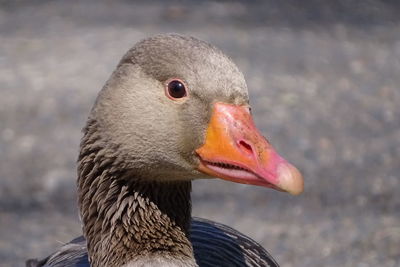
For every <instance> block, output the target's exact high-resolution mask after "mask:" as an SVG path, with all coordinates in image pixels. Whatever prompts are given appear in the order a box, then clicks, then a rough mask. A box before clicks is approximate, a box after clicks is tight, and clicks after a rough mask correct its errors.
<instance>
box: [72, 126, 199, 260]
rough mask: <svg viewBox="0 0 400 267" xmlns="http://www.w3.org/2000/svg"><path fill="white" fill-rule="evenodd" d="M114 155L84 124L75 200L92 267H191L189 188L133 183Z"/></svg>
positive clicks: (136, 179)
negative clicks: (154, 265) (144, 266)
mask: <svg viewBox="0 0 400 267" xmlns="http://www.w3.org/2000/svg"><path fill="white" fill-rule="evenodd" d="M115 151H116V149H115V148H114V149H112V148H110V147H109V145H108V144H106V142H103V141H102V140H101V138H100V137H99V135H98V133H97V129H96V123H94V122H93V121H92V122H89V123H88V125H87V127H86V128H85V135H84V137H83V139H82V143H81V153H80V156H79V160H78V197H79V206H80V214H81V218H82V222H83V232H84V235H85V237H86V240H87V247H88V253H89V258H90V261H91V265H92V266H95V267H96V266H122V265H126V264H131V263H132V262H135V261H136V260H138V261H141V260H143V259H146V260H148V259H151V258H157V259H160V258H161V259H162V258H165V259H166V260H167V261H180V262H186V263H189V262H190V264H187V265H188V266H190V265H192V264H193V266H194V265H195V264H194V256H193V248H192V246H191V243H190V241H189V239H188V238H189V236H188V229H189V225H190V220H191V204H190V191H191V182H190V181H179V182H157V181H146V179H145V178H146V177H136V176H135V173H134V172H132V171H131V170H129V169H128V168H127V167H126V165H124V164H123V162H124V161H123V160H122V159H120V158H119V155H118V153H115ZM129 266H131V265H129Z"/></svg>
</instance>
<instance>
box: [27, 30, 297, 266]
mask: <svg viewBox="0 0 400 267" xmlns="http://www.w3.org/2000/svg"><path fill="white" fill-rule="evenodd" d="M212 177H219V178H222V179H225V180H229V181H233V182H239V183H245V184H254V185H259V186H264V187H269V188H273V189H278V190H280V191H287V192H289V193H291V194H299V193H300V192H301V191H302V190H303V181H302V177H301V175H300V173H299V172H298V171H297V169H296V168H295V167H293V166H292V165H291V164H289V163H288V162H286V161H285V160H284V159H283V158H282V157H280V156H279V155H278V154H277V153H276V152H275V150H274V149H273V148H272V147H271V145H270V144H269V142H268V141H267V140H266V139H265V138H264V137H262V135H261V134H260V133H259V131H258V130H257V129H256V128H255V126H254V123H253V120H252V118H251V114H250V112H249V104H248V93H247V87H246V83H245V81H244V78H243V75H242V73H241V72H240V71H239V70H238V68H237V67H236V65H235V64H234V63H233V62H232V61H231V60H230V59H229V58H228V57H226V56H225V55H224V54H223V53H222V52H221V51H220V50H218V49H217V48H215V47H213V46H211V45H209V44H207V43H205V42H203V41H200V40H197V39H195V38H192V37H185V36H180V35H175V34H168V35H159V36H155V37H151V38H148V39H145V40H143V41H141V42H140V43H138V44H137V45H135V46H134V47H133V48H132V49H131V50H129V51H128V53H127V54H126V55H125V56H124V57H123V58H122V60H121V61H120V63H119V64H118V66H117V69H116V70H115V71H114V73H113V74H112V75H111V78H110V79H109V80H108V81H107V83H106V85H105V86H104V88H103V89H102V90H101V92H100V93H99V96H98V98H97V100H96V103H95V105H94V107H93V109H92V111H91V113H90V115H89V119H88V122H87V124H86V127H85V128H84V136H83V138H82V142H81V146H80V154H79V158H78V183H77V184H78V202H79V208H80V215H81V218H82V228H83V237H80V238H77V239H75V240H73V241H72V242H70V243H68V244H66V245H65V246H63V247H62V248H60V250H59V251H57V252H56V253H54V254H53V255H51V256H49V257H48V258H46V259H44V260H42V261H33V260H31V261H28V262H27V265H28V266H81V267H83V266H89V262H90V266H94V267H98V266H111V267H113V266H125V267H134V266H171V267H172V266H174V267H180V266H189V267H190V266H193V267H194V266H277V264H276V262H275V261H274V260H273V259H272V257H271V256H270V255H269V254H268V252H267V251H266V250H264V249H263V248H262V247H261V246H260V245H259V244H257V243H256V242H255V241H253V240H251V239H250V238H248V237H246V236H244V235H242V234H240V233H239V232H237V231H235V230H233V229H232V228H230V227H227V226H224V225H221V224H218V223H214V222H211V221H207V220H203V219H198V218H192V217H191V201H190V191H191V180H193V179H199V178H212Z"/></svg>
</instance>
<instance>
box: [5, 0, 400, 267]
mask: <svg viewBox="0 0 400 267" xmlns="http://www.w3.org/2000/svg"><path fill="white" fill-rule="evenodd" d="M399 26H400V4H399V2H398V1H372V0H369V1H345V0H343V1H319V0H314V1H294V0H293V1H272V0H271V1H263V2H259V1H215V2H198V1H180V2H169V3H166V1H147V2H146V1H141V2H134V1H122V2H121V1H94V0H93V1H80V2H78V1H29V2H23V1H0V266H22V265H23V262H24V260H25V259H27V258H31V257H43V256H46V255H48V254H49V253H51V252H52V251H53V250H55V249H56V248H57V247H58V246H60V245H61V244H62V243H64V242H67V241H69V240H70V239H72V238H73V237H75V236H77V235H80V233H81V231H80V222H79V219H78V215H77V208H76V200H75V178H76V174H75V168H76V164H75V160H76V157H77V153H78V144H79V141H80V137H81V131H80V130H81V128H82V127H83V125H84V123H85V120H86V117H87V114H88V111H89V109H90V108H91V105H92V103H93V101H94V99H95V97H96V94H97V92H98V91H99V90H100V88H101V87H102V85H103V84H104V82H105V81H106V79H107V78H108V77H109V75H110V73H111V72H112V71H113V69H114V67H115V66H116V64H117V62H118V61H119V59H120V58H121V56H122V55H123V54H124V53H125V52H126V50H127V49H129V48H130V47H131V46H132V45H133V44H135V43H136V42H137V41H139V40H141V39H142V38H144V37H147V36H150V35H153V34H157V33H163V32H177V33H182V34H190V35H193V36H195V37H198V38H201V39H204V40H206V41H209V42H211V43H212V44H214V45H216V46H218V47H219V48H221V49H222V50H223V51H225V52H226V53H227V54H228V55H229V56H231V57H232V58H233V59H234V61H235V62H236V63H237V64H238V66H239V67H240V69H242V70H243V72H244V74H245V76H246V79H247V82H248V87H249V89H250V94H251V102H252V105H253V111H254V116H255V120H256V123H257V125H258V126H259V127H260V128H261V129H262V131H263V133H264V134H265V135H266V136H268V138H269V139H270V141H271V142H272V144H274V145H275V147H276V148H277V150H278V151H279V152H280V153H281V154H282V155H284V156H285V157H286V158H288V159H289V160H290V161H291V162H293V163H294V164H295V165H296V166H298V167H299V168H300V169H301V170H302V172H303V174H304V177H305V192H304V194H303V195H302V196H299V197H291V196H289V195H287V194H283V193H279V192H274V191H272V190H268V189H265V188H256V187H249V186H243V185H237V184H229V183H226V182H222V181H217V180H215V181H196V182H195V183H194V189H193V213H194V215H196V216H200V217H205V218H209V219H213V220H216V221H219V222H222V223H226V224H228V225H231V226H233V227H235V228H237V229H238V230H240V231H242V232H243V233H246V234H248V235H249V236H251V237H252V238H254V239H255V240H257V241H258V242H260V243H261V244H262V245H264V246H265V247H266V248H267V249H268V250H269V251H270V252H271V254H272V255H274V256H275V258H276V259H277V261H278V262H280V263H281V265H282V266H284V267H290V266H296V267H299V266H300V267H301V266H304V267H306V266H307V267H309V266H348V267H350V266H352V267H353V266H360V267H366V266H384V267H390V266H393V267H395V266H400V88H399V86H400V27H399Z"/></svg>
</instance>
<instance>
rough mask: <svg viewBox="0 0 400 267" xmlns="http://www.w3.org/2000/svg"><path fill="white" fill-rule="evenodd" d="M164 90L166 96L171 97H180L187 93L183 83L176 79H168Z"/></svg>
mask: <svg viewBox="0 0 400 267" xmlns="http://www.w3.org/2000/svg"><path fill="white" fill-rule="evenodd" d="M166 90H167V95H168V97H169V98H172V99H178V98H182V97H185V96H186V95H187V93H186V87H185V84H184V83H183V82H182V81H180V80H177V79H174V80H171V81H169V82H168V83H167V88H166Z"/></svg>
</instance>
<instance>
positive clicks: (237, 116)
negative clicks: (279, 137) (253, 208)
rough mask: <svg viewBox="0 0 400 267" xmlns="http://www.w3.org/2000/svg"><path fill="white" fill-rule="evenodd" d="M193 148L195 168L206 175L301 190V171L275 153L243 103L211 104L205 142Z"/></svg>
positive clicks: (297, 192) (293, 192)
mask: <svg viewBox="0 0 400 267" xmlns="http://www.w3.org/2000/svg"><path fill="white" fill-rule="evenodd" d="M196 152H197V154H198V156H199V157H200V164H199V166H198V169H199V170H200V171H201V172H203V173H206V174H208V175H211V176H215V177H219V178H222V179H225V180H229V181H233V182H237V183H242V184H253V185H259V186H265V187H270V188H274V189H276V190H280V191H286V192H289V193H290V194H292V195H298V194H300V193H301V192H303V178H302V176H301V174H300V172H299V171H298V170H297V169H296V168H295V167H294V166H293V165H291V164H290V163H288V162H287V161H286V160H285V159H283V158H282V157H281V156H279V155H278V153H276V151H275V150H274V148H273V147H272V146H271V145H270V144H269V142H268V141H267V140H266V139H265V138H264V137H263V136H262V135H261V133H260V132H259V131H258V129H257V128H256V127H255V125H254V122H253V119H252V117H251V115H250V112H249V110H248V108H247V107H245V106H235V105H230V104H225V103H220V102H218V103H216V104H214V110H213V114H212V116H211V121H210V123H209V125H208V129H207V133H206V140H205V143H204V145H203V146H201V147H200V148H198V149H197V150H196Z"/></svg>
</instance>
